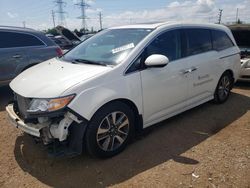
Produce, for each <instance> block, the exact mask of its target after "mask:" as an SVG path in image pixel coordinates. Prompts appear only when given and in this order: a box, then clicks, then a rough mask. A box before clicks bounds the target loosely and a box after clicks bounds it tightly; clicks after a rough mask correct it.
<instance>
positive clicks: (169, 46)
mask: <svg viewBox="0 0 250 188" xmlns="http://www.w3.org/2000/svg"><path fill="white" fill-rule="evenodd" d="M180 38H181V37H180V31H179V30H171V31H167V32H165V33H164V34H161V35H160V36H158V37H157V38H156V39H155V40H154V41H153V42H152V43H151V44H150V45H149V46H148V47H147V48H146V50H145V54H146V55H145V56H146V57H148V56H150V55H152V54H161V55H165V56H167V57H168V58H169V64H168V65H166V66H165V67H162V68H146V69H145V70H143V71H141V80H142V92H143V109H144V113H143V114H144V115H143V116H144V117H143V119H144V125H145V127H147V126H149V125H152V124H153V123H155V122H158V121H159V120H163V119H165V118H166V117H168V116H171V115H173V114H174V113H175V112H177V111H180V110H182V109H184V108H185V107H186V100H187V91H188V88H187V87H188V83H189V79H190V74H187V73H186V72H185V70H187V69H188V68H189V67H190V65H189V63H188V62H187V61H186V60H185V59H181V42H180V41H181V40H180ZM146 57H145V59H146Z"/></svg>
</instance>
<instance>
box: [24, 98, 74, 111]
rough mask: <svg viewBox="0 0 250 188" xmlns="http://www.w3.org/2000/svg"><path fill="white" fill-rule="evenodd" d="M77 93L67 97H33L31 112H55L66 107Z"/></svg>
mask: <svg viewBox="0 0 250 188" xmlns="http://www.w3.org/2000/svg"><path fill="white" fill-rule="evenodd" d="M74 97H75V95H70V96H66V97H59V98H54V99H32V101H31V103H30V106H29V109H28V110H27V112H29V113H42V112H53V111H57V110H60V109H62V108H64V107H66V106H67V105H68V104H69V103H70V102H71V101H72V99H73V98H74Z"/></svg>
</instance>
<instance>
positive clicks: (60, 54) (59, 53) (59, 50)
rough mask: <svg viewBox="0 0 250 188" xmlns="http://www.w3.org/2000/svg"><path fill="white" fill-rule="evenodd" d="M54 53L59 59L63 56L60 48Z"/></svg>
mask: <svg viewBox="0 0 250 188" xmlns="http://www.w3.org/2000/svg"><path fill="white" fill-rule="evenodd" d="M56 53H57V56H58V57H60V56H62V55H63V51H62V49H61V48H56Z"/></svg>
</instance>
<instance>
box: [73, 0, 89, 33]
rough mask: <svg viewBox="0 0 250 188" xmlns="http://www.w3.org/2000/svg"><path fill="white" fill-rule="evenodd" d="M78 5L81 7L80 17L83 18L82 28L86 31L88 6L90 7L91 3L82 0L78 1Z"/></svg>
mask: <svg viewBox="0 0 250 188" xmlns="http://www.w3.org/2000/svg"><path fill="white" fill-rule="evenodd" d="M76 5H77V6H78V7H80V9H81V16H80V17H78V18H79V19H81V20H82V29H83V31H84V32H85V30H86V29H87V23H86V19H87V16H86V8H88V7H90V6H89V4H87V3H85V0H80V1H79V3H76Z"/></svg>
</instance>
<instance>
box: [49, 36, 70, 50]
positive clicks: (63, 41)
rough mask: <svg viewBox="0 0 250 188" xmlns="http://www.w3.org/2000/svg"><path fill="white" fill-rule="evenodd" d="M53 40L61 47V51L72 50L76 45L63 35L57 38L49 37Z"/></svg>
mask: <svg viewBox="0 0 250 188" xmlns="http://www.w3.org/2000/svg"><path fill="white" fill-rule="evenodd" d="M49 38H50V39H51V40H53V41H54V42H55V43H56V44H57V45H58V46H60V48H61V49H63V50H68V49H71V48H72V47H73V46H74V45H73V43H72V42H71V41H68V40H67V39H65V38H64V37H63V36H61V35H57V36H53V35H52V36H49Z"/></svg>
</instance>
